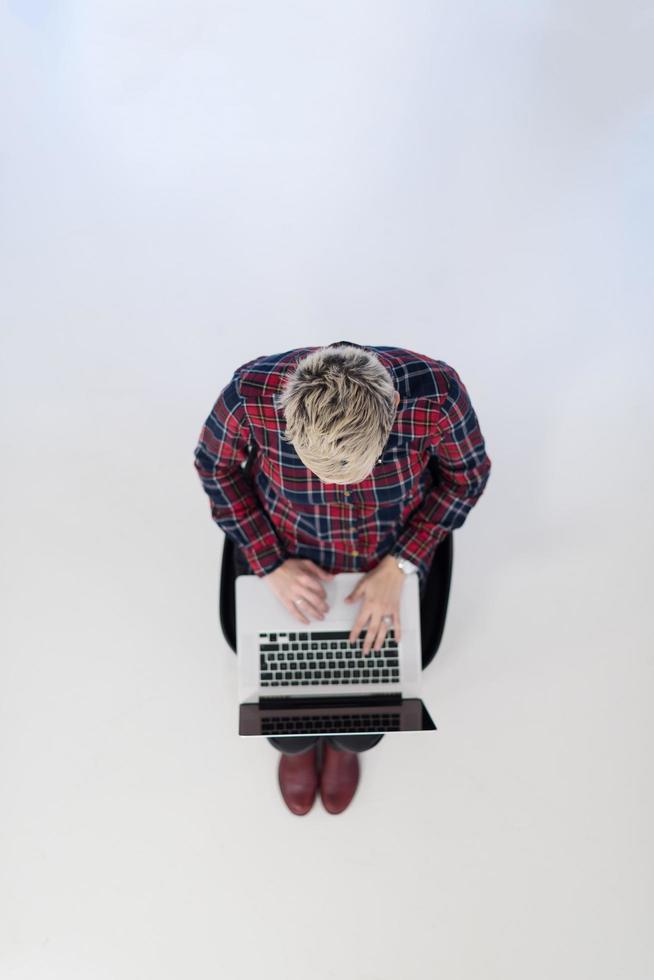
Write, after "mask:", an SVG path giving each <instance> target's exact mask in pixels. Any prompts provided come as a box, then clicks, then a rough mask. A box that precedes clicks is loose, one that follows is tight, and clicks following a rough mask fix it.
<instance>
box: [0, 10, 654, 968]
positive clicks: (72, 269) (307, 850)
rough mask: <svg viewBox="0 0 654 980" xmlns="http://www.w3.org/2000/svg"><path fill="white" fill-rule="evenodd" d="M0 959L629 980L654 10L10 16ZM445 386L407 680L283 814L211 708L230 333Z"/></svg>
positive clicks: (642, 759)
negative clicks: (452, 505)
mask: <svg viewBox="0 0 654 980" xmlns="http://www.w3.org/2000/svg"><path fill="white" fill-rule="evenodd" d="M0 39H1V40H0V45H1V61H2V75H3V81H2V86H1V88H0V92H1V94H0V108H1V110H2V116H3V122H2V134H3V140H2V144H3V145H2V154H1V158H0V168H1V170H0V173H1V182H2V231H1V235H2V238H1V255H0V260H1V261H0V270H1V271H0V275H1V276H2V294H1V295H2V300H1V301H2V415H1V417H2V445H1V451H2V470H3V479H2V482H1V483H0V493H1V497H0V501H1V508H0V512H1V515H2V529H1V531H2V563H1V568H2V592H3V608H2V617H1V623H2V625H1V629H2V655H1V661H0V667H1V675H2V676H1V678H0V680H1V684H0V712H1V714H0V722H1V730H0V779H1V791H2V806H1V808H0V851H1V853H0V868H1V871H0V973H1V974H2V977H3V980H51V978H61V980H78V978H79V980H89V978H93V980H149V978H152V980H169V978H171V980H172V978H175V980H177V978H179V980H186V978H188V977H192V978H193V980H209V978H212V980H213V978H215V977H226V978H229V980H251V978H253V977H263V976H265V977H270V978H275V980H276V978H284V980H300V978H302V980H305V978H306V977H313V978H316V980H327V978H344V980H350V978H351V980H396V978H398V977H402V978H403V980H418V978H421V980H422V978H425V977H429V978H431V977H443V978H445V980H524V978H525V977H529V978H530V980H551V978H554V977H556V978H557V980H560V978H563V980H567V978H571V980H585V978H589V980H590V978H592V980H605V978H606V980H614V978H616V977H624V978H626V980H649V978H651V977H652V975H654V948H653V944H652V939H651V911H652V900H653V898H654V895H653V892H654V888H653V876H652V872H653V870H654V869H653V867H652V865H653V861H652V857H653V849H652V839H651V827H652V818H653V816H654V813H653V809H654V807H653V805H652V804H653V795H654V794H653V792H652V781H651V746H652V738H653V736H654V722H653V721H652V709H651V703H652V694H653V686H652V679H653V669H652V651H653V650H654V643H653V642H652V639H653V638H652V625H651V624H652V620H651V608H650V609H648V600H651V578H652V575H651V565H652V559H651V554H652V545H653V543H654V542H653V538H654V535H653V526H652V501H651V493H652V481H653V478H654V467H653V464H652V421H653V414H654V408H653V401H652V395H651V392H652V378H651V375H652V355H653V353H654V351H653V346H654V345H653V343H652V332H651V325H652V312H653V307H654V304H653V303H652V298H653V297H652V292H653V287H652V275H651V270H652V259H653V257H654V256H653V252H654V248H653V245H654V237H653V235H652V226H653V225H652V223H653V220H654V203H653V202H654V195H653V191H654V179H653V174H654V69H653V67H652V50H653V47H654V13H653V11H652V6H651V4H649V3H646V2H644V0H643V2H630V0H623V2H620V3H617V2H613V3H607V2H593V3H590V2H586V3H582V2H574V0H566V2H563V0H559V2H549V3H548V2H538V0H534V2H530V3H518V2H516V0H504V2H501V0H500V2H494V3H486V2H477V3H474V4H473V3H466V2H461V0H443V2H438V3H434V2H429V0H409V2H399V0H396V2H388V0H382V2H379V0H377V2H372V0H368V2H357V0H355V2H343V0H336V2H330V3H326V2H324V3H323V2H320V3H315V2H302V0H299V2H295V3H289V2H276V3H263V2H257V3H254V2H244V3H236V2H229V3H223V2H214V0H211V2H209V0H204V2H203V0H188V2H186V3H184V4H182V3H173V2H170V0H157V2H154V0H152V2H142V0H129V2H128V0H111V2H108V0H93V2H91V3H82V2H79V0H77V2H75V0H61V2H58V3H56V4H48V3H46V2H44V0H29V2H21V0H13V2H10V3H6V4H4V5H3V8H2V14H1V15H0ZM343 339H349V340H354V341H356V342H357V343H362V344H372V345H375V344H376V345H383V344H391V345H395V344H397V345H399V346H404V347H408V348H409V349H411V350H414V351H417V352H421V353H424V354H427V355H429V356H431V357H434V358H439V359H442V360H445V361H446V362H447V363H449V364H451V365H452V366H453V367H455V368H456V370H457V371H459V373H460V375H461V377H462V379H463V381H464V383H465V384H466V386H467V388H468V391H469V393H470V396H471V398H472V401H473V404H474V407H475V409H476V411H477V414H478V417H479V420H480V423H481V426H482V430H483V433H484V436H485V438H486V442H487V449H488V452H489V455H490V457H491V459H492V462H493V471H492V473H491V477H490V480H489V483H488V486H487V490H486V493H485V494H484V496H483V497H482V499H481V500H480V502H479V503H478V504H477V507H476V508H475V509H474V510H473V511H472V512H471V514H470V516H469V518H468V521H467V522H466V524H465V526H464V527H462V528H461V529H459V530H458V531H457V532H456V535H455V541H454V551H455V555H454V572H453V580H452V593H451V599H450V607H449V612H448V619H447V623H446V627H445V633H444V637H443V642H442V645H441V648H440V650H439V653H438V655H437V658H436V660H435V661H434V662H433V664H432V665H431V666H430V668H429V670H428V671H427V672H425V674H424V689H425V693H424V698H425V702H426V704H427V705H428V706H429V709H430V711H431V712H432V714H433V716H434V719H435V721H436V724H437V726H438V731H437V732H436V733H435V734H433V735H421V734H416V735H403V736H398V737H396V738H392V737H386V738H385V739H384V740H383V741H382V742H381V743H380V744H379V745H378V746H377V747H375V748H374V749H372V750H370V751H369V752H367V753H365V754H363V755H362V756H361V765H362V773H361V783H360V786H359V788H358V790H357V794H356V796H355V798H354V800H353V802H352V804H351V806H350V807H349V808H348V810H346V811H345V812H344V813H343V814H341V815H340V816H331V815H329V814H327V813H326V812H325V811H324V810H323V809H322V807H321V804H320V802H319V801H317V802H316V805H315V808H314V809H313V810H312V811H311V813H310V814H309V815H307V816H305V817H296V816H293V815H292V814H291V813H290V812H289V811H288V810H287V809H286V807H285V806H284V804H283V801H282V799H281V797H280V795H279V790H278V787H277V782H276V779H277V762H278V758H279V756H278V754H277V752H276V751H275V750H274V749H273V748H272V747H271V746H270V745H268V744H267V743H266V742H265V741H264V740H258V739H252V740H250V739H242V738H239V737H238V735H236V734H235V732H236V722H237V711H236V663H235V661H236V658H235V657H234V655H233V653H232V652H231V651H230V650H229V649H228V647H227V645H226V643H225V642H224V640H223V637H222V635H221V632H220V628H219V623H218V616H217V584H218V570H219V560H220V549H221V547H222V540H223V537H222V532H221V531H220V530H219V529H218V528H217V527H216V526H215V525H214V524H213V523H212V521H211V518H210V514H209V502H208V499H207V498H206V497H205V495H204V493H203V490H202V488H201V485H200V483H199V480H198V478H197V475H196V473H195V470H194V468H193V449H194V448H195V444H196V441H197V438H198V435H199V432H200V428H201V426H202V423H203V422H204V419H205V417H206V416H207V414H208V412H209V410H210V408H211V406H212V404H213V402H214V400H215V398H216V397H217V395H218V393H219V391H220V390H221V388H222V387H223V386H224V385H225V384H226V383H227V381H228V380H229V378H230V377H231V374H232V372H233V370H234V369H235V368H236V367H237V366H239V365H240V364H242V363H243V362H244V361H246V360H249V359H251V358H253V357H256V356H258V355H259V354H268V353H276V352H282V351H285V350H289V349H292V348H295V347H301V346H308V345H322V344H328V343H332V342H334V341H336V340H343Z"/></svg>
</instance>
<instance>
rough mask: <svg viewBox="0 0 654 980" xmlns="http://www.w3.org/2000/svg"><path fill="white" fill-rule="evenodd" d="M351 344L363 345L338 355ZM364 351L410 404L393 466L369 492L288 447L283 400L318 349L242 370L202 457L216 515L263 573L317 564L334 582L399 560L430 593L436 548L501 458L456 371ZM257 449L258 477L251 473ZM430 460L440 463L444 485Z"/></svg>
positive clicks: (367, 486) (368, 485) (401, 409)
mask: <svg viewBox="0 0 654 980" xmlns="http://www.w3.org/2000/svg"><path fill="white" fill-rule="evenodd" d="M343 343H348V344H349V343H352V342H351V341H337V342H336V344H330V345H329V346H334V347H335V346H337V345H338V344H343ZM353 346H357V347H363V345H361V344H354V345H353ZM364 349H366V350H370V351H372V352H373V353H374V354H376V355H377V357H378V358H379V360H380V361H381V362H382V364H383V365H384V366H385V367H386V368H387V369H388V371H389V372H390V374H391V376H392V378H393V381H394V384H395V387H396V389H397V390H398V391H399V393H400V402H399V404H398V407H397V414H396V417H395V422H394V424H393V427H392V429H391V432H390V435H389V437H388V440H387V442H386V445H385V447H384V449H383V452H382V454H381V456H380V457H379V459H378V461H377V463H376V465H375V467H374V469H373V471H372V472H371V473H370V475H369V476H367V477H366V479H365V480H362V481H361V482H359V483H352V484H347V485H342V484H336V483H323V482H322V481H321V480H320V479H319V478H318V477H317V476H316V475H315V474H314V473H313V472H312V471H311V470H309V469H307V467H306V466H305V465H304V464H303V463H302V462H301V460H300V459H299V457H298V456H297V454H296V452H295V450H294V448H293V445H292V444H291V443H290V442H284V441H283V440H282V438H281V434H282V433H283V432H284V430H285V427H286V423H285V420H284V416H283V413H282V411H281V408H279V407H278V405H277V396H278V395H279V393H280V391H281V389H282V387H283V383H284V378H285V377H286V376H287V375H288V374H289V373H292V371H293V370H294V368H295V365H296V364H297V362H298V361H299V360H301V359H302V358H303V357H305V356H306V355H307V354H309V353H310V352H311V351H314V350H317V348H316V347H303V348H299V349H297V348H296V349H294V350H290V351H285V352H284V353H282V354H268V355H263V356H261V357H257V358H255V359H254V360H252V361H247V362H246V363H245V364H243V365H241V367H239V368H237V370H236V371H235V372H234V374H233V376H232V379H231V380H230V381H229V383H228V384H227V385H226V386H225V387H224V388H223V389H222V391H221V392H220V394H219V395H218V399H217V400H216V402H215V404H214V406H213V408H212V409H211V412H210V414H209V417H208V418H207V420H206V422H205V423H204V426H203V428H202V431H201V433H200V438H199V441H198V444H197V446H196V449H195V454H194V455H195V468H196V470H197V473H198V475H199V477H200V480H201V481H202V485H203V487H204V490H205V491H206V493H207V494H208V496H209V501H210V508H211V516H212V518H213V520H214V521H215V522H216V524H217V525H218V526H219V527H220V528H221V529H222V530H223V531H224V532H225V534H227V535H228V536H229V537H231V538H232V539H233V540H234V541H235V542H236V543H237V544H238V545H239V546H240V548H241V549H242V551H243V554H244V556H245V558H246V559H247V562H248V564H249V566H250V567H251V569H252V571H253V572H254V573H255V574H256V575H259V576H262V575H267V574H269V573H270V572H272V571H273V570H274V569H275V568H277V567H278V566H279V565H281V564H282V562H284V561H285V560H286V559H287V558H311V559H312V560H313V561H314V562H315V563H316V564H317V565H319V566H320V567H321V568H324V569H325V570H326V571H329V572H350V571H364V572H365V571H369V570H370V569H372V568H374V567H375V565H377V563H378V562H379V561H380V560H381V559H382V558H383V557H384V556H385V555H387V554H393V555H396V556H398V557H399V556H403V557H405V558H408V559H409V561H411V562H413V563H414V564H416V565H417V566H418V569H419V576H420V588H421V592H422V589H423V587H424V584H425V580H426V577H427V574H428V572H429V568H430V565H431V561H432V558H433V556H434V551H435V550H436V547H437V546H438V544H439V543H440V542H441V541H442V540H443V538H444V537H445V536H446V535H447V534H448V533H449V532H451V531H453V530H454V529H455V528H458V527H460V526H461V525H462V524H463V522H464V521H465V519H466V517H467V515H468V512H469V511H470V509H471V508H472V507H473V506H474V505H475V503H476V502H477V500H478V499H479V497H480V496H481V494H482V493H483V491H484V488H485V486H486V482H487V480H488V477H489V474H490V469H491V460H490V458H489V456H488V454H487V453H486V448H485V444H484V438H483V436H482V433H481V429H480V427H479V422H478V420H477V416H476V415H475V412H474V409H473V407H472V404H471V402H470V399H469V397H468V393H467V391H466V388H465V386H464V384H463V382H462V381H461V378H460V377H459V375H458V374H457V372H456V371H455V370H454V368H452V367H450V366H449V365H448V364H446V363H445V362H444V361H437V360H433V359H432V358H430V357H426V356H425V355H422V354H416V353H415V352H414V351H410V350H405V349H403V348H400V347H365V348H364ZM252 446H253V447H255V448H256V456H255V458H254V461H253V465H252V469H251V472H250V475H249V477H248V476H247V475H245V474H244V472H243V466H244V463H245V461H246V458H247V455H248V450H249V448H250V447H252ZM430 456H434V457H436V459H437V462H438V470H439V473H440V480H438V481H437V482H436V483H435V482H434V478H433V475H432V473H431V471H430V469H429V466H428V462H429V459H430Z"/></svg>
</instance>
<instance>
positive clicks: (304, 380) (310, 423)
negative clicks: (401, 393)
mask: <svg viewBox="0 0 654 980" xmlns="http://www.w3.org/2000/svg"><path fill="white" fill-rule="evenodd" d="M395 390H396V389H395V385H394V383H393V378H392V377H391V375H390V373H389V372H388V371H387V369H386V368H385V367H384V365H383V364H382V363H381V361H380V360H379V359H378V357H377V356H376V355H375V354H373V353H372V352H371V351H367V350H363V349H362V348H360V347H353V346H351V345H350V344H341V345H339V346H336V347H333V346H332V347H321V348H319V349H318V350H315V351H313V352H312V353H311V354H307V356H306V357H304V358H302V360H300V361H298V363H297V364H296V366H295V371H294V372H293V374H292V375H291V376H290V379H288V380H287V384H286V386H285V388H284V390H283V391H282V392H281V394H279V395H278V396H277V404H278V405H279V406H280V407H281V409H282V411H283V413H284V418H285V419H286V431H285V432H284V433H283V435H282V438H283V439H284V441H285V442H291V443H293V446H294V448H295V451H296V452H297V454H298V456H299V457H300V459H301V460H302V462H303V463H304V465H305V466H307V467H308V468H309V469H310V470H312V471H313V472H314V473H315V474H316V476H318V477H319V478H320V479H321V480H323V481H324V482H325V483H358V482H359V481H360V480H363V479H364V478H365V477H366V476H367V475H368V474H369V473H370V472H371V470H372V468H373V467H374V465H375V461H376V459H377V457H378V456H379V454H380V453H381V451H382V449H383V447H384V445H385V443H386V440H387V439H388V434H389V432H390V430H391V427H392V425H393V421H394V419H395V414H396V411H397V405H396V401H395Z"/></svg>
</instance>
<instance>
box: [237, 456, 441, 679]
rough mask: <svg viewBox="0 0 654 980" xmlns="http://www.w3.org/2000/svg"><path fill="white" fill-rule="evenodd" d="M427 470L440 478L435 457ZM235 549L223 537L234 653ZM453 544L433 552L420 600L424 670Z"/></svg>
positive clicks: (434, 644)
mask: <svg viewBox="0 0 654 980" xmlns="http://www.w3.org/2000/svg"><path fill="white" fill-rule="evenodd" d="M252 458H253V454H252V453H251V454H250V456H249V458H248V460H247V463H246V464H245V467H244V469H245V472H246V474H247V473H249V470H250V467H251V462H252ZM429 468H430V470H431V471H432V474H433V475H434V479H435V480H436V482H438V480H439V479H440V474H439V472H438V463H437V461H436V459H435V458H434V457H432V458H431V459H430V460H429ZM237 547H238V545H236V544H235V543H234V541H233V540H232V538H230V537H228V536H227V535H225V537H224V541H223V554H222V561H221V568H220V583H219V600H218V606H219V608H218V612H219V617H220V626H221V629H222V632H223V636H224V637H225V640H226V641H227V643H228V645H229V646H230V647H231V649H232V650H233V651H234V653H236V592H235V581H236V564H235V549H236V548H237ZM452 560H453V542H452V533H451V532H450V533H449V534H448V535H447V536H446V537H445V538H444V539H443V540H442V541H441V543H440V544H439V546H438V547H437V548H436V551H435V552H434V558H433V560H432V563H431V567H430V569H429V574H428V576H427V582H426V584H425V591H424V595H423V597H422V599H421V600H420V631H421V637H422V666H423V669H424V668H425V667H426V666H427V665H428V664H430V663H431V661H432V660H433V659H434V657H435V656H436V652H437V650H438V648H439V646H440V642H441V638H442V635H443V629H444V628H445V618H446V615H447V605H448V600H449V596H450V584H451V580H452Z"/></svg>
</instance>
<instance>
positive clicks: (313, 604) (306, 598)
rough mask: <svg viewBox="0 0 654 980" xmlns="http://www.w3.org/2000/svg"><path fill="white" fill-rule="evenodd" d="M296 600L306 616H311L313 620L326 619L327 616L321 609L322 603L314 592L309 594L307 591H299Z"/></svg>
mask: <svg viewBox="0 0 654 980" xmlns="http://www.w3.org/2000/svg"><path fill="white" fill-rule="evenodd" d="M294 598H295V599H296V601H297V602H299V604H300V608H301V609H302V612H303V613H304V614H305V616H311V617H312V618H313V619H324V618H325V614H324V612H323V611H322V609H321V608H320V603H319V601H318V600H317V599H316V597H315V596H314V594H313V593H312V592H307V591H306V590H305V591H298V592H296V594H295V596H294Z"/></svg>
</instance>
